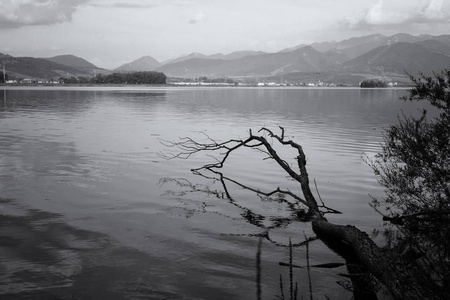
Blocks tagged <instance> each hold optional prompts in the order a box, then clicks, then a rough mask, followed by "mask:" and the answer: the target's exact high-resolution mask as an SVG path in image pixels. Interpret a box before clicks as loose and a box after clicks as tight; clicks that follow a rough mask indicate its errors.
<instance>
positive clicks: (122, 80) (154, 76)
mask: <svg viewBox="0 0 450 300" xmlns="http://www.w3.org/2000/svg"><path fill="white" fill-rule="evenodd" d="M166 78H167V77H166V75H165V74H164V73H160V72H132V73H113V74H110V75H106V76H105V75H102V74H99V75H97V76H96V77H94V78H93V79H92V80H91V82H92V83H97V84H165V83H166Z"/></svg>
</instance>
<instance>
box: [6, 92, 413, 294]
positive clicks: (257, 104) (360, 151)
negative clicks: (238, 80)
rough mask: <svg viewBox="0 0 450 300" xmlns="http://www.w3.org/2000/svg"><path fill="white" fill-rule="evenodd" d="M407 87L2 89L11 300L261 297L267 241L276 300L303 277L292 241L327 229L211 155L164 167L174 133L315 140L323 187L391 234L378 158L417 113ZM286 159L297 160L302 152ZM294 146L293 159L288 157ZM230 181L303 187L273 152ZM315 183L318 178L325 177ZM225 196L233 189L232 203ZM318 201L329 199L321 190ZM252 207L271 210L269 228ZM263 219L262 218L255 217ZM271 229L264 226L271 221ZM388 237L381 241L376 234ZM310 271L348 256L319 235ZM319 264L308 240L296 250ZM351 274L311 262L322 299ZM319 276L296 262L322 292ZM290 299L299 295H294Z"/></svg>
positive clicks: (311, 151) (368, 226)
mask: <svg viewBox="0 0 450 300" xmlns="http://www.w3.org/2000/svg"><path fill="white" fill-rule="evenodd" d="M406 93H407V91H406V90H402V89H345V88H340V89H328V88H327V89H321V88H311V89H308V88H164V87H161V88H151V87H116V88H102V87H98V88H97V87H86V88H77V87H72V88H70V87H68V88H58V87H49V88H45V87H29V88H25V87H7V88H6V89H5V90H2V91H1V93H0V213H1V216H0V298H2V299H3V298H6V299H8V298H12V297H16V298H14V299H20V297H23V298H25V297H30V298H31V299H50V298H51V299H251V298H255V297H256V283H255V278H256V266H255V261H256V253H257V245H258V240H259V238H258V236H260V235H261V234H262V233H264V232H267V236H269V237H270V241H269V239H263V241H262V248H261V259H262V264H261V268H262V293H263V299H275V298H276V295H278V296H281V292H280V288H279V276H280V274H281V275H282V276H283V278H284V283H285V284H284V286H285V288H286V287H288V286H289V284H288V282H289V281H288V269H287V268H286V267H283V266H280V265H279V264H278V263H279V262H280V261H283V262H287V261H288V257H289V250H288V248H286V247H283V246H282V245H287V244H288V242H289V239H290V238H291V239H292V242H293V243H299V242H302V241H303V240H304V239H305V235H306V236H307V237H312V236H314V233H313V232H312V230H311V226H310V224H309V223H302V222H300V221H298V220H292V222H289V223H287V224H284V225H283V226H279V227H276V226H275V227H273V228H270V229H267V227H270V226H271V224H272V223H273V221H274V220H276V218H277V217H278V218H279V217H285V218H291V219H292V215H291V212H290V211H289V210H288V209H287V208H286V207H285V206H284V204H283V203H279V202H278V201H269V200H268V199H265V198H263V197H259V196H257V195H255V194H254V193H252V192H249V191H247V190H244V189H242V188H240V187H239V186H236V185H233V184H230V185H227V189H228V191H229V193H230V195H231V196H232V198H233V200H232V201H230V200H229V199H227V198H226V197H224V198H222V197H220V195H223V192H224V187H223V186H222V185H221V184H220V182H217V181H214V180H210V179H207V178H203V177H201V176H195V175H193V174H192V173H191V171H190V170H191V169H192V168H196V167H200V166H202V165H204V164H206V163H211V162H215V161H214V158H212V157H211V156H210V155H209V154H212V153H209V154H208V153H206V154H201V153H200V154H198V155H193V156H191V157H190V158H189V159H173V160H165V159H163V158H161V155H160V154H161V153H163V154H166V155H170V154H171V153H176V149H173V148H167V147H165V146H164V145H163V144H162V143H161V140H174V141H177V140H178V139H179V138H182V137H192V138H193V139H197V140H205V138H206V136H209V137H211V138H213V139H215V140H217V141H224V140H227V139H231V138H242V139H244V138H246V137H247V135H248V130H249V129H250V128H251V129H253V131H254V132H256V131H257V130H258V129H259V128H260V127H267V128H270V129H272V130H273V131H275V132H279V131H278V130H279V129H278V126H283V127H284V128H285V129H286V136H287V137H288V138H290V139H292V140H294V141H297V142H298V143H300V144H301V145H302V146H303V149H304V152H305V154H306V156H307V160H308V163H307V167H308V171H309V174H310V178H311V183H312V182H313V179H314V180H315V182H316V184H317V189H316V188H315V187H314V186H312V190H313V192H315V194H316V196H317V191H318V192H319V194H320V198H321V199H323V201H324V202H325V203H326V205H327V206H330V207H332V208H334V209H337V210H339V211H341V212H342V214H340V215H328V219H329V220H330V221H332V222H335V223H339V224H351V225H355V226H357V227H358V228H360V229H362V230H365V231H367V232H368V233H371V232H372V231H373V230H374V229H378V230H380V229H382V221H381V216H380V215H379V214H378V213H376V212H375V211H374V210H373V209H372V208H371V207H370V206H369V205H368V203H370V201H371V198H370V195H372V196H375V197H382V196H383V190H382V188H381V187H379V186H378V184H377V181H376V178H375V176H374V175H373V172H372V170H371V169H370V168H369V167H368V166H367V165H366V163H365V162H364V161H363V157H365V156H368V157H371V156H373V155H374V154H375V153H377V152H378V151H379V149H380V141H381V140H382V136H381V132H382V128H385V127H387V126H389V125H390V124H393V123H396V122H397V115H398V114H399V113H400V112H401V111H403V112H404V113H405V114H413V113H417V107H418V104H417V103H405V102H403V101H400V100H399V97H400V96H403V95H406ZM279 153H281V154H286V155H287V156H288V157H287V159H290V158H292V157H293V155H291V153H290V152H289V151H288V150H283V149H280V152H279ZM289 155H291V156H289ZM225 172H226V175H227V176H228V177H232V178H234V179H236V180H239V181H240V182H243V183H245V184H248V185H250V186H252V187H254V188H258V189H261V190H265V191H271V190H274V189H276V188H277V187H278V186H279V187H284V188H289V189H290V190H291V191H293V192H298V193H299V190H300V189H299V187H298V186H297V185H296V184H295V183H294V182H293V181H292V180H289V178H287V177H286V174H284V173H283V172H281V171H280V170H279V168H278V167H277V166H276V165H275V164H274V162H273V161H269V160H264V156H263V155H262V154H261V153H257V152H255V151H242V152H239V153H235V155H233V156H232V157H231V158H230V161H229V164H228V165H227V167H226V170H225ZM312 185H313V183H312ZM218 195H219V197H217V196H218ZM317 197H318V196H317ZM249 214H251V215H258V216H264V219H262V222H261V223H262V226H261V227H258V226H255V225H254V224H252V222H251V218H250V217H249ZM253 223H254V222H253ZM264 226H265V228H263V227H264ZM376 241H377V242H378V243H382V240H381V239H380V238H377V239H376ZM309 248H310V249H309V256H310V263H311V264H321V263H329V262H342V261H343V260H342V259H341V258H339V257H338V256H337V255H335V254H334V253H333V252H331V251H330V250H329V249H328V248H327V247H326V246H324V245H323V244H322V243H321V242H320V241H315V242H312V243H311V244H310V247H309ZM293 256H294V263H295V264H298V265H306V249H305V248H304V247H297V248H294V251H293ZM345 272H346V269H345V268H344V267H341V268H337V269H332V270H329V269H312V270H311V276H312V288H313V291H314V294H315V297H316V299H326V297H330V298H331V299H350V298H351V294H350V293H349V292H347V291H345V290H344V289H343V288H342V287H341V286H340V285H339V284H338V283H336V282H337V281H345V279H344V278H343V277H339V276H337V274H338V273H345ZM307 276H308V275H307V272H306V271H305V270H304V269H296V270H295V271H294V277H295V278H294V279H295V280H296V281H298V283H299V290H300V291H299V296H303V297H305V298H306V297H308V284H307V282H308V279H307V278H308V277H307ZM285 294H286V295H288V291H287V290H285Z"/></svg>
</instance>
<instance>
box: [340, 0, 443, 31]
mask: <svg viewBox="0 0 450 300" xmlns="http://www.w3.org/2000/svg"><path fill="white" fill-rule="evenodd" d="M436 23H450V2H449V1H446V0H419V1H400V0H390V1H384V0H378V1H377V2H376V3H375V4H374V5H372V6H371V7H370V8H369V9H367V10H365V11H363V12H362V13H361V14H360V15H359V16H356V17H354V18H347V19H345V20H342V21H341V26H342V27H346V28H350V29H354V30H367V29H374V28H379V27H399V26H407V25H413V24H436Z"/></svg>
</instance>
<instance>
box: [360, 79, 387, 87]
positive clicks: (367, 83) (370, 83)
mask: <svg viewBox="0 0 450 300" xmlns="http://www.w3.org/2000/svg"><path fill="white" fill-rule="evenodd" d="M359 86H360V87H362V88H376V87H387V86H388V85H387V83H386V82H385V81H383V80H379V79H364V80H363V81H361V83H360V84H359Z"/></svg>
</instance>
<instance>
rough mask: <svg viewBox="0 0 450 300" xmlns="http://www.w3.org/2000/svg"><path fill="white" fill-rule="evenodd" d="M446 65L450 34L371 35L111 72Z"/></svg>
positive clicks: (37, 66) (240, 73)
mask: <svg viewBox="0 0 450 300" xmlns="http://www.w3.org/2000/svg"><path fill="white" fill-rule="evenodd" d="M4 60H6V61H8V62H7V64H6V69H7V73H8V74H11V75H13V76H17V77H22V78H27V77H32V78H41V79H44V78H47V79H48V78H58V77H60V76H64V77H69V76H75V77H79V76H84V77H89V76H93V75H95V74H98V73H102V72H104V73H105V72H106V73H111V71H108V70H104V69H101V68H99V67H97V66H95V65H94V64H92V63H90V62H88V61H86V60H84V59H82V58H80V57H76V56H74V55H60V56H55V57H51V58H32V57H11V56H8V55H5V54H0V61H4ZM449 66H450V35H440V36H432V35H425V34H424V35H418V36H412V35H409V34H396V35H393V36H383V35H381V34H372V35H368V36H363V37H353V38H350V39H346V40H343V41H340V42H334V41H332V42H322V43H312V44H310V45H298V46H294V47H291V48H286V49H283V50H280V51H278V52H275V53H265V52H262V51H250V50H248V51H247V50H243V51H236V52H232V53H229V54H222V53H217V54H212V55H204V54H201V53H196V52H194V53H191V54H188V55H185V56H181V57H178V58H176V59H172V60H168V61H165V62H159V61H157V60H156V59H154V58H153V57H151V56H144V57H141V58H139V59H137V60H135V61H132V62H130V63H127V64H123V65H121V66H120V67H118V68H116V69H114V70H113V71H114V72H133V71H158V72H163V73H165V74H166V75H167V76H169V77H184V78H193V77H200V76H208V77H228V76H229V77H245V76H253V77H270V76H272V77H273V76H281V77H284V78H290V77H292V76H287V75H288V74H296V75H295V76H294V77H296V78H307V77H308V76H309V77H312V78H319V77H323V78H339V77H341V78H344V77H354V76H353V75H355V74H358V76H363V77H373V76H390V75H395V76H403V77H405V71H406V72H410V73H416V72H418V71H423V72H426V73H427V72H431V71H439V70H441V69H442V68H445V67H449ZM302 74H303V75H302ZM308 74H310V75H308ZM318 74H322V75H318ZM339 74H340V75H339ZM352 74H353V75H352ZM338 75H339V76H338Z"/></svg>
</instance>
